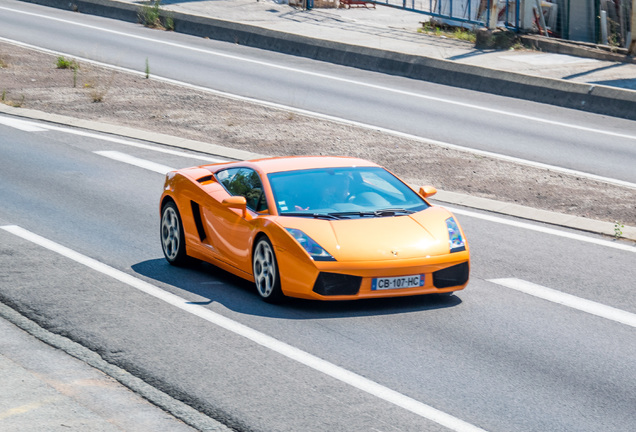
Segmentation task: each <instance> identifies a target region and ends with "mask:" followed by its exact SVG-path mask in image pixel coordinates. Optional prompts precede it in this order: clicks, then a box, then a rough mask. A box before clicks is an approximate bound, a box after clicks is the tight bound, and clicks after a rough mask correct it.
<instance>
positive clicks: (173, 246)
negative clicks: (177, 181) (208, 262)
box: [161, 202, 188, 265]
mask: <svg viewBox="0 0 636 432" xmlns="http://www.w3.org/2000/svg"><path fill="white" fill-rule="evenodd" d="M161 248H162V249H163V255H164V256H165V257H166V260H167V261H168V262H169V263H170V264H172V265H184V264H186V263H187V261H188V256H187V255H186V251H185V236H184V234H183V224H182V223H181V216H180V215H179V210H178V209H177V205H176V204H175V203H173V202H169V203H167V204H166V205H165V206H164V207H163V210H162V212H161Z"/></svg>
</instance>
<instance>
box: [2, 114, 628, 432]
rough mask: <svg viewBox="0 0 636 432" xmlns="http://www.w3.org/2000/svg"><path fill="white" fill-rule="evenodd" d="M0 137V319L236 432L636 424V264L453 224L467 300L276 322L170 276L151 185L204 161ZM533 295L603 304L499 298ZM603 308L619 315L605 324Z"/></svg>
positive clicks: (245, 299)
mask: <svg viewBox="0 0 636 432" xmlns="http://www.w3.org/2000/svg"><path fill="white" fill-rule="evenodd" d="M3 120H4V121H5V123H9V125H8V126H7V125H0V154H2V158H0V200H1V201H2V202H3V206H2V207H1V208H0V268H1V269H2V271H0V301H2V302H3V303H5V304H9V305H11V306H12V307H14V308H16V309H17V310H19V311H20V312H21V313H23V314H24V315H26V316H28V317H30V318H31V319H33V320H34V321H36V322H38V323H39V324H40V325H42V326H43V327H45V328H48V329H49V330H51V331H53V332H55V333H59V334H62V335H65V336H67V337H69V338H70V339H72V340H74V341H76V342H79V343H81V344H82V345H84V346H86V347H88V348H90V349H92V350H94V351H96V352H97V353H99V354H100V355H101V356H102V357H103V358H104V359H106V360H107V361H109V362H111V363H113V364H116V365H118V366H120V367H122V368H124V369H126V370H128V371H129V372H131V373H133V374H134V375H136V376H139V377H141V378H143V379H144V380H145V381H146V382H148V383H150V384H152V385H154V386H156V387H157V388H159V389H161V390H163V391H165V392H167V393H168V394H170V395H172V396H173V397H175V398H177V399H180V400H183V401H185V402H187V403H189V404H190V405H192V406H194V407H195V408H197V409H198V410H200V411H202V412H204V413H206V414H208V415H210V416H212V417H214V418H217V419H219V420H221V421H223V422H224V423H226V424H228V425H230V426H232V427H235V428H236V429H238V430H244V431H273V430H276V431H298V430H303V431H324V430H333V431H353V430H382V431H396V430H404V431H413V430H427V431H438V430H439V431H443V430H448V429H447V428H445V427H443V426H441V425H440V424H439V423H442V424H447V425H450V424H454V423H452V422H451V423H447V421H448V420H449V417H448V416H451V417H450V419H451V420H453V421H455V420H457V421H459V426H457V427H455V428H454V429H455V430H462V431H463V430H475V429H474V427H478V428H481V429H483V430H487V431H492V432H494V431H502V432H503V431H505V432H511V431H524V432H525V431H539V430H541V431H543V430H554V431H561V430H562V431H577V432H581V431H590V432H591V431H594V432H596V431H599V430H603V431H625V430H631V429H632V428H633V426H634V424H636V412H635V411H634V409H633V407H634V406H636V399H635V395H634V392H633V389H634V388H635V387H636V373H635V372H634V371H635V370H636V368H634V366H635V364H634V358H636V323H635V322H634V319H635V317H636V297H634V293H633V281H634V278H635V276H636V273H635V269H634V265H633V263H634V257H635V255H634V252H633V250H632V249H629V250H622V249H620V248H618V247H617V243H613V242H609V241H606V240H605V239H602V238H600V237H598V236H593V235H585V236H580V234H577V233H571V232H568V231H565V230H554V231H555V232H552V231H546V230H545V229H546V228H549V227H543V226H541V225H539V224H529V225H530V227H531V228H533V229H528V227H527V226H526V225H527V224H528V222H527V221H526V222H520V221H516V220H515V219H512V218H495V219H489V216H488V215H483V214H481V213H479V212H475V211H469V210H465V209H457V212H456V214H457V216H458V219H459V220H460V221H461V223H462V224H463V226H464V228H465V231H466V233H467V237H468V238H469V241H470V243H471V253H472V259H473V261H472V263H473V267H472V274H471V282H470V284H469V286H468V288H467V289H466V290H464V291H462V292H460V293H459V294H458V295H456V296H454V297H451V298H439V297H436V296H428V297H427V296H424V297H417V298H403V299H393V300H383V301H368V302H367V301H365V302H357V303H336V304H334V303H315V302H306V301H295V300H292V301H290V302H288V303H286V304H283V305H280V306H274V305H269V304H266V303H264V302H262V301H261V300H260V298H259V297H258V295H257V294H256V293H255V291H254V289H253V288H252V287H251V285H250V284H248V283H245V282H243V281H241V280H239V279H237V278H235V277H233V276H230V275H228V274H226V273H223V272H221V271H219V270H217V269H215V268H213V267H212V266H208V265H201V266H197V267H194V268H190V269H177V268H174V267H171V266H169V265H168V264H167V263H166V262H165V261H164V260H163V257H162V253H161V249H160V245H159V239H158V237H159V236H158V225H159V221H158V208H157V207H158V198H159V195H160V192H161V187H162V184H163V176H162V175H161V174H160V173H158V172H156V171H155V170H153V169H157V171H161V169H162V168H161V167H164V168H166V167H173V168H180V167H185V166H189V165H193V164H199V163H203V162H204V160H203V159H200V158H203V157H205V156H203V155H198V154H195V153H188V154H185V155H177V154H166V153H162V152H159V151H156V150H155V148H156V147H153V146H152V145H151V147H150V148H145V147H142V148H140V147H139V146H138V145H139V144H140V143H136V142H130V145H126V144H121V143H114V142H112V141H109V140H107V139H104V138H100V137H98V136H95V137H86V136H83V137H80V136H76V135H73V134H70V133H66V132H65V131H63V130H51V129H47V127H49V126H47V125H46V124H33V123H29V124H27V125H25V124H24V123H20V124H18V123H15V122H14V121H13V120H12V119H10V118H9V119H8V120H7V118H6V117H4V118H3ZM25 126H26V127H25ZM141 144H144V143H141ZM145 144H149V143H145ZM160 150H165V149H163V148H161V149H160ZM104 151H106V152H118V154H119V155H120V156H121V155H127V156H128V157H130V156H132V157H135V158H137V159H135V161H136V162H139V161H150V162H153V163H155V164H159V165H153V166H150V168H153V169H147V168H142V167H140V166H135V165H131V164H130V163H125V162H122V161H117V160H113V159H111V158H109V157H105V155H111V156H112V153H96V152H104ZM206 156H207V155H206ZM504 221H505V222H506V223H503V222H504ZM12 226H19V227H20V230H16V229H15V228H10V227H12ZM22 230H26V232H29V233H34V234H37V235H38V236H41V237H43V238H45V239H48V240H50V241H52V242H55V244H57V245H62V246H64V247H66V248H68V249H69V250H70V251H69V250H58V251H53V250H50V249H47V248H45V247H43V246H42V245H40V244H37V242H39V240H37V239H35V240H34V239H28V238H23V237H21V236H20V235H22V234H24V231H22ZM541 230H544V231H541ZM18 234H20V235H18ZM571 234H576V235H579V236H580V237H568V236H570V235H571ZM26 237H28V235H27V236H26ZM49 247H52V246H50V245H49ZM71 251H72V252H71ZM76 253H79V254H81V256H79V257H78V256H77V255H76ZM85 257H88V258H90V259H92V260H95V261H94V262H93V261H91V262H88V263H87V262H86V259H85ZM78 261H79V262H78ZM88 265H90V268H89V267H88ZM104 265H106V266H107V267H104ZM503 278H505V279H506V280H505V281H502V280H501V279H503ZM510 279H513V280H512V282H510ZM506 281H507V282H506ZM525 282H530V283H533V284H537V285H540V286H543V287H547V288H551V289H554V290H556V292H557V295H561V296H562V294H563V293H565V294H571V295H573V296H576V298H577V299H586V300H590V301H592V302H595V303H594V304H593V305H592V308H591V312H592V313H588V312H583V311H581V310H579V309H575V306H576V302H575V303H573V304H572V305H569V304H570V303H569V302H570V300H571V299H570V298H568V297H560V298H557V299H556V300H553V301H549V300H546V299H542V298H538V297H537V295H538V294H537V293H538V292H539V291H536V290H535V288H536V287H533V288H532V289H533V291H532V292H533V294H532V295H529V294H526V293H522V292H519V291H518V290H517V289H511V288H508V287H507V286H504V284H506V283H508V284H510V283H512V286H516V287H519V286H523V285H524V283H525ZM559 302H565V303H566V304H568V305H564V304H559ZM599 304H600V305H606V306H610V307H613V308H616V309H612V310H610V313H609V315H607V316H598V315H594V314H593V313H599V314H600V315H603V307H602V306H600V305H599ZM621 317H622V318H621ZM623 318H624V319H623ZM298 350H300V351H298ZM431 407H432V408H434V409H436V410H439V411H440V412H441V413H442V414H443V415H442V416H441V420H440V418H438V417H436V415H437V414H438V412H437V411H434V414H435V415H431V414H430V412H429V411H428V409H429V408H431ZM463 422H466V423H463ZM471 428H473V429H471Z"/></svg>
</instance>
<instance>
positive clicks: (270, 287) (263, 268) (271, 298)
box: [252, 237, 283, 303]
mask: <svg viewBox="0 0 636 432" xmlns="http://www.w3.org/2000/svg"><path fill="white" fill-rule="evenodd" d="M252 269H253V271H254V283H255V284H256V290H257V291H258V294H259V295H260V296H261V297H262V298H263V299H264V300H265V301H267V302H270V303H273V302H276V301H279V300H280V299H281V298H282V297H283V292H282V290H281V288H280V277H279V273H278V264H277V262H276V255H274V248H273V247H272V243H271V242H270V241H269V239H268V238H267V237H261V238H260V239H259V240H258V241H257V243H256V247H255V248H254V255H253V256H252Z"/></svg>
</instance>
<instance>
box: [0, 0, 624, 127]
mask: <svg viewBox="0 0 636 432" xmlns="http://www.w3.org/2000/svg"><path fill="white" fill-rule="evenodd" d="M0 9H5V10H8V11H12V12H16V13H22V14H25V15H31V16H35V17H38V18H42V19H49V20H52V21H58V22H62V23H64V24H72V25H75V26H78V27H84V28H88V29H91V30H99V31H103V32H106V33H111V34H116V35H119V36H125V37H130V38H133V39H138V40H142V41H145V42H151V43H156V44H162V45H167V46H170V47H173V48H179V49H183V50H189V51H194V52H198V53H202V54H208V55H213V56H217V57H224V58H229V59H232V60H238V61H243V62H246V63H252V64H255V65H259V66H266V67H271V68H275V69H280V70H283V71H286V72H291V73H294V74H304V75H309V76H314V77H319V78H326V79H330V80H333V81H339V82H343V83H347V84H353V85H358V86H361V87H367V88H371V89H374V90H381V91H386V92H391V93H396V94H401V95H406V96H413V97H418V98H421V99H426V100H430V101H435V102H440V103H447V104H451V105H457V106H461V107H463V108H471V109H475V110H480V111H486V112H491V113H494V114H497V115H503V116H508V117H516V118H520V119H524V120H531V121H536V122H540V123H546V124H552V125H556V126H562V127H566V128H571V129H577V130H581V131H585V132H592V133H598V134H603V135H609V136H614V137H620V138H626V139H632V140H636V135H629V134H622V133H617V132H612V131H606V130H600V129H595V128H590V127H586V126H577V125H572V124H569V123H562V122H558V121H555V120H548V119H543V118H540V117H534V116H529V115H525V114H516V113H511V112H509V111H506V110H500V109H494V108H486V107H483V106H480V105H475V104H471V103H466V102H459V101H453V100H449V99H445V98H440V97H435V96H429V95H424V94H419V93H413V92H411V91H406V90H398V89H395V88H391V87H385V86H381V85H376V84H369V83H365V82H363V81H358V80H354V79H349V78H343V77H340V76H335V75H328V74H324V73H319V72H312V71H309V70H305V69H298V68H294V67H290V66H283V65H279V64H276V63H271V62H266V61H262V60H254V59H251V58H246V57H242V56H238V55H235V54H226V53H221V52H216V51H211V50H210V49H206V48H197V47H193V46H189V45H183V44H180V43H176V42H169V41H165V40H158V39H154V38H149V37H145V36H138V35H134V34H131V33H125V32H120V31H116V30H110V29H105V28H102V27H97V26H94V25H89V24H82V23H78V22H75V21H69V20H65V19H61V18H54V17H50V16H46V15H41V14H36V13H32V12H25V11H19V10H16V9H10V8H6V7H0Z"/></svg>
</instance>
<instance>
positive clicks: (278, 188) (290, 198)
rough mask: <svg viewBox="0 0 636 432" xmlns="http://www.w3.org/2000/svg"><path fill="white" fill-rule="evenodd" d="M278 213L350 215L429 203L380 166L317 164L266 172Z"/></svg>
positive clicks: (393, 212)
mask: <svg viewBox="0 0 636 432" xmlns="http://www.w3.org/2000/svg"><path fill="white" fill-rule="evenodd" d="M268 179H269V184H270V186H271V188H272V192H273V194H274V199H275V201H276V207H277V209H278V214H280V215H285V216H301V217H313V218H318V219H351V218H362V217H385V216H400V215H405V214H410V213H413V212H417V211H420V210H424V209H425V208H427V207H428V204H427V203H426V201H424V199H422V197H420V196H419V195H418V194H417V193H415V192H413V190H412V189H410V188H409V187H408V186H406V185H405V184H404V183H402V181H400V180H399V179H398V178H397V177H395V176H394V175H393V174H391V173H390V172H388V171H387V170H385V169H384V168H381V167H347V168H319V169H309V170H298V171H285V172H279V173H272V174H269V175H268Z"/></svg>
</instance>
